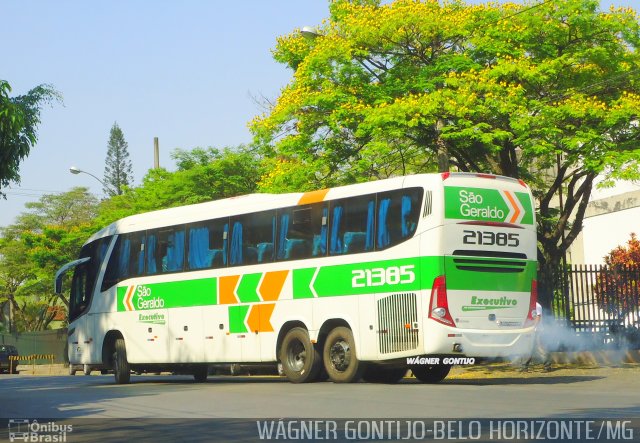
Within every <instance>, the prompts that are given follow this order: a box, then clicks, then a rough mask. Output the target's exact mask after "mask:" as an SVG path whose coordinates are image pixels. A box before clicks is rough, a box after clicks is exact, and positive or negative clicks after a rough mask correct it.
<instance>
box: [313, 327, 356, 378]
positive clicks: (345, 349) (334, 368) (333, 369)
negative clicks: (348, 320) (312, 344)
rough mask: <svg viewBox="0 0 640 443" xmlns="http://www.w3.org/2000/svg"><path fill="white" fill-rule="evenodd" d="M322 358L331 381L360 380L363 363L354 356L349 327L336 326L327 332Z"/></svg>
mask: <svg viewBox="0 0 640 443" xmlns="http://www.w3.org/2000/svg"><path fill="white" fill-rule="evenodd" d="M322 358H323V360H324V368H325V370H326V371H327V375H329V378H330V379H331V381H332V382H334V383H354V382H357V381H358V380H360V377H361V376H362V371H363V370H364V365H363V364H362V363H361V362H360V361H359V360H358V358H357V357H356V342H355V340H354V339H353V333H352V332H351V329H349V328H345V327H344V326H338V327H337V328H334V329H333V330H332V331H331V332H329V335H327V338H326V340H325V342H324V351H323V355H322Z"/></svg>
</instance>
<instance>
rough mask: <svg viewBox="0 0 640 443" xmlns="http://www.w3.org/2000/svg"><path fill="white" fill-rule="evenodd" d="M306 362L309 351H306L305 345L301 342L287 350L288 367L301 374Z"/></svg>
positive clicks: (292, 344)
mask: <svg viewBox="0 0 640 443" xmlns="http://www.w3.org/2000/svg"><path fill="white" fill-rule="evenodd" d="M306 360H307V351H306V350H305V349H304V345H303V344H302V343H301V342H299V341H296V342H293V343H291V345H290V346H289V348H288V349H287V366H289V367H290V368H291V369H293V370H294V371H296V372H300V371H302V370H303V368H304V364H305V362H306Z"/></svg>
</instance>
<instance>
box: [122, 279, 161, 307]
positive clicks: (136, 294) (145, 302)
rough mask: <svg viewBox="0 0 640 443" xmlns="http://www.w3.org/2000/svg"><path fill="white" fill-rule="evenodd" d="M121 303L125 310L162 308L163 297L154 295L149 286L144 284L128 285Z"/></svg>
mask: <svg viewBox="0 0 640 443" xmlns="http://www.w3.org/2000/svg"><path fill="white" fill-rule="evenodd" d="M134 299H135V303H134ZM123 303H124V307H125V309H126V310H127V311H135V310H144V309H160V308H164V299H163V298H162V297H154V296H153V294H152V291H151V288H150V287H148V286H145V285H132V286H129V287H128V288H127V292H126V293H125V296H124V300H123Z"/></svg>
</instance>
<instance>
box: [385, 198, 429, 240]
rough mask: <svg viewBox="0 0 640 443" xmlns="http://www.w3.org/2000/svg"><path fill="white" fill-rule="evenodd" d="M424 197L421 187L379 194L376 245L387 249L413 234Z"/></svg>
mask: <svg viewBox="0 0 640 443" xmlns="http://www.w3.org/2000/svg"><path fill="white" fill-rule="evenodd" d="M421 199H422V190H421V189H419V188H412V189H403V190H401V191H392V192H385V193H380V194H378V212H377V217H378V219H377V231H376V247H377V248H378V249H386V248H388V247H391V246H394V245H397V244H398V243H401V242H402V241H404V240H406V239H408V238H410V237H411V236H413V234H414V232H415V230H416V228H417V225H418V217H419V211H420V203H421Z"/></svg>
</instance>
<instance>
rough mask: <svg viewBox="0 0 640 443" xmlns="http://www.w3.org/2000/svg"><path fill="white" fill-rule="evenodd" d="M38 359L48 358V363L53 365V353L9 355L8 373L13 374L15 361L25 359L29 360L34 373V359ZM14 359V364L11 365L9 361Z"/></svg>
mask: <svg viewBox="0 0 640 443" xmlns="http://www.w3.org/2000/svg"><path fill="white" fill-rule="evenodd" d="M39 360H49V363H50V364H51V365H53V361H54V360H55V355H54V354H31V355H10V356H9V374H13V370H14V368H15V366H17V362H19V361H26V362H31V366H32V370H33V372H34V373H35V371H36V361H39ZM12 361H15V362H16V365H15V366H14V365H12V364H11V362H12ZM49 371H51V367H49Z"/></svg>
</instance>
